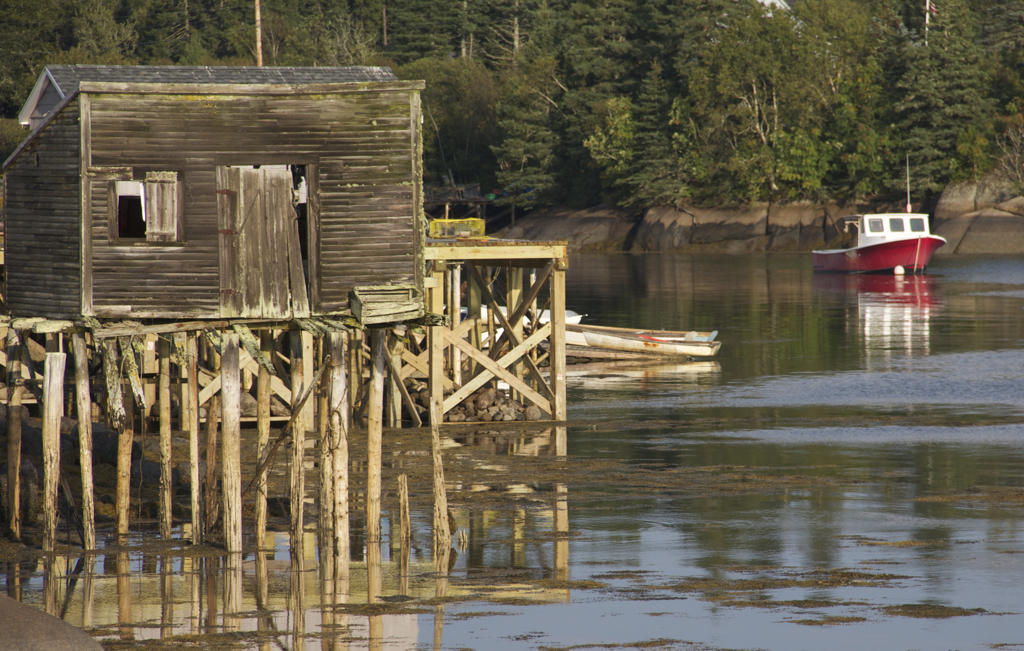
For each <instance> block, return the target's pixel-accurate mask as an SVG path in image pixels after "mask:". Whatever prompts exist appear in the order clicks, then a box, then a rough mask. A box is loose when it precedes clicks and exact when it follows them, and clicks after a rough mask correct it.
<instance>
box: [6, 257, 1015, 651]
mask: <svg viewBox="0 0 1024 651" xmlns="http://www.w3.org/2000/svg"><path fill="white" fill-rule="evenodd" d="M933 262H934V264H933V267H932V268H931V269H930V270H929V274H928V275H927V276H923V277H912V278H906V279H899V278H892V277H843V276H814V275H813V274H812V273H811V271H810V259H809V257H807V256H799V255H792V256H788V255H774V256H767V257H756V256H755V257H745V258H735V257H722V258H717V257H706V256H702V257H683V256H660V255H651V256H618V255H577V256H574V257H573V258H572V259H571V269H570V272H569V277H568V282H567V286H568V292H569V301H568V307H569V308H571V309H573V310H576V311H577V312H580V313H584V314H587V317H586V318H585V319H584V323H597V324H603V325H612V326H636V327H643V328H664V329H672V330H680V329H699V330H718V331H719V335H718V338H719V339H720V340H721V341H722V342H723V346H722V349H721V352H720V353H719V355H718V357H716V358H715V360H714V362H710V363H707V362H705V363H698V364H659V365H650V366H644V367H639V368H638V367H635V366H632V367H622V366H611V367H604V368H596V369H595V368H588V369H585V370H579V369H577V370H575V371H574V372H573V374H572V376H571V377H570V383H569V393H568V398H569V416H570V419H571V423H570V426H569V427H568V428H564V429H557V428H556V429H549V430H538V432H536V433H530V434H528V435H525V436H522V435H520V436H508V435H501V434H498V433H493V432H492V433H483V434H479V435H478V434H472V433H470V434H467V433H466V432H459V433H454V434H453V435H452V436H451V438H450V439H449V440H448V444H449V446H450V448H449V452H448V454H449V458H450V459H451V460H452V462H453V463H454V464H456V467H455V468H454V469H453V471H452V472H453V474H450V475H449V477H448V478H449V482H450V483H451V484H452V488H451V489H450V490H452V491H453V492H454V493H455V495H456V497H455V498H454V500H453V501H454V503H455V504H456V505H457V506H456V508H455V509H454V510H455V511H456V517H457V519H458V522H459V526H460V528H464V529H466V530H467V531H468V532H469V540H468V545H466V546H464V547H463V548H462V553H460V555H459V556H458V558H457V559H456V561H455V565H454V567H453V569H452V572H451V575H450V578H449V579H448V580H447V581H441V582H438V581H437V580H436V577H435V575H434V574H433V573H432V571H433V565H432V564H431V562H430V556H429V551H428V550H426V549H421V548H418V547H417V548H414V549H413V550H412V554H411V560H410V563H411V564H410V570H409V572H408V573H407V574H406V576H407V577H410V584H409V585H406V586H405V587H404V588H403V587H402V583H401V581H402V579H401V576H400V573H399V571H398V564H397V561H394V562H393V561H392V560H391V559H392V558H393V556H392V553H391V551H390V547H389V546H388V544H387V543H385V551H384V563H383V565H382V568H381V569H380V570H374V569H372V568H371V569H370V570H369V572H370V573H371V574H372V573H373V572H374V571H379V572H380V573H381V576H382V580H383V594H384V595H385V596H386V597H389V598H390V597H393V596H394V595H397V594H399V593H401V594H407V595H410V596H411V597H413V598H414V599H413V600H412V601H410V602H408V603H409V604H411V606H416V604H417V603H420V604H423V600H426V599H429V598H430V597H434V596H435V595H438V594H447V596H448V597H449V598H452V597H464V598H465V600H457V601H453V602H449V603H447V605H445V606H443V607H437V606H436V605H435V604H436V603H438V602H436V601H435V602H430V603H429V604H426V605H425V607H422V608H421V609H420V611H419V612H410V613H405V614H385V615H378V616H372V615H373V613H355V614H349V615H344V616H342V615H336V616H335V618H336V619H335V620H334V621H333V625H334V626H336V627H338V628H336V629H335V630H337V631H339V632H338V634H337V636H336V637H337V639H339V640H342V639H343V640H345V641H344V642H343V643H341V642H339V643H338V644H336V645H332V643H330V642H328V641H325V640H324V639H321V636H323V625H324V621H323V620H324V618H323V612H324V610H323V609H322V608H321V606H320V603H321V602H320V599H321V597H320V591H319V587H318V585H319V584H318V578H319V576H320V575H319V573H318V569H317V563H316V550H315V548H314V543H313V538H312V536H310V537H309V539H308V540H307V541H305V544H304V547H303V551H302V553H301V554H298V553H296V552H297V551H298V550H297V549H295V550H293V549H289V546H288V541H287V537H286V536H284V534H275V535H272V536H271V537H270V538H269V540H268V543H269V544H270V546H271V547H273V548H274V551H273V552H272V553H269V554H263V555H260V556H257V555H253V554H247V556H246V558H245V560H244V562H243V566H242V567H241V569H238V570H231V572H237V573H238V574H237V576H240V577H241V581H240V583H241V586H242V595H241V602H240V603H241V605H240V606H239V607H238V608H237V609H236V611H237V612H232V611H231V610H228V614H227V615H224V614H223V613H224V612H225V606H224V604H225V603H228V602H227V601H226V599H227V597H225V596H224V595H225V590H227V588H226V587H225V585H226V584H229V583H231V579H230V578H227V579H226V578H225V577H231V576H236V575H235V574H231V572H225V571H223V569H222V568H221V567H220V565H218V563H217V562H216V560H217V559H214V561H210V560H209V559H207V560H206V563H205V564H203V565H202V566H201V565H200V561H198V560H196V559H193V558H189V557H188V555H187V554H183V553H182V552H181V551H180V550H178V551H176V552H173V553H171V554H169V555H167V556H165V557H163V558H161V559H159V560H158V559H157V558H156V557H155V556H153V555H152V553H150V554H148V555H147V554H145V553H143V552H126V553H124V554H122V555H121V557H120V558H118V555H116V554H113V553H111V554H107V555H103V554H100V555H98V556H96V557H93V558H92V559H91V561H90V562H92V563H94V564H95V573H96V578H95V583H94V585H93V590H94V594H93V596H92V598H87V597H86V595H85V590H84V588H83V583H82V581H78V582H77V583H76V584H74V585H73V586H72V585H70V584H69V582H67V581H65V582H64V584H63V587H62V591H63V592H62V593H61V596H60V599H61V600H62V603H63V602H66V608H65V610H66V615H65V617H66V619H67V620H68V621H70V622H71V623H73V624H76V625H83V624H89V623H90V622H91V626H92V627H93V628H92V630H93V632H94V634H95V635H97V637H101V638H104V639H113V637H115V634H116V633H117V631H114V630H113V626H115V625H116V624H117V622H118V621H122V622H125V621H133V622H136V623H137V625H136V626H134V627H132V626H126V627H124V628H121V629H119V631H120V634H119V637H121V638H134V639H136V640H143V639H146V638H157V637H161V636H170V635H180V634H188V633H193V632H196V633H203V632H209V633H218V632H220V631H221V630H222V629H220V626H222V625H223V626H225V627H226V628H225V630H238V631H243V632H244V631H252V630H256V629H257V628H260V629H261V630H274V631H277V632H278V634H277V635H276V636H275V637H273V638H272V639H269V640H265V641H263V643H262V644H261V643H259V642H253V641H251V640H250V641H246V638H245V637H244V636H240V637H238V638H236V639H235V641H236V642H237V643H238V644H239V645H240V648H268V649H269V648H280V649H291V648H303V647H305V648H307V649H319V648H347V649H361V648H386V649H396V650H397V649H413V648H445V649H464V648H471V649H539V648H564V647H570V646H574V647H575V648H587V647H588V646H589V647H590V648H600V647H599V646H598V645H623V646H626V647H628V646H630V645H639V644H641V643H651V642H652V641H655V640H662V641H663V648H678V649H691V648H692V649H705V648H712V649H717V648H730V649H739V648H743V649H747V648H750V649H754V648H756V649H780V650H789V649H864V648H876V649H989V648H994V647H995V645H1006V646H1003V647H1000V648H1024V615H1022V611H1024V608H1022V607H1021V603H1020V596H1021V588H1020V585H1021V577H1022V576H1024V391H1022V387H1024V345H1022V344H1024V318H1022V317H1024V311H1022V309H1024V258H1007V257H1003V258H992V257H986V258H970V257H960V256H958V257H941V258H936V259H935V260H934V261H933ZM386 445H387V444H386ZM420 447H421V449H422V446H420ZM388 452H389V450H388V449H387V448H386V449H385V455H387V454H388ZM393 454H394V455H395V456H396V457H398V456H400V455H403V454H412V455H415V454H416V453H415V452H410V451H408V450H404V451H401V450H397V449H396V450H394V451H393ZM409 458H410V459H415V458H420V457H416V456H411V457H409ZM459 464H461V466H464V467H466V468H469V467H473V468H476V469H477V470H478V471H480V472H487V473H492V474H490V475H487V476H489V477H490V478H491V479H490V480H489V481H487V482H484V481H483V480H481V479H479V477H476V478H475V479H472V480H469V479H466V480H463V479H460V477H461V476H462V475H460V474H459V470H458V468H459V467H460V466H459ZM399 465H400V464H399ZM467 472H468V471H467ZM465 476H466V477H469V476H470V475H468V474H466V475H465ZM552 477H555V478H557V480H552V479H551V478H552ZM385 480H386V481H387V477H386V478H385ZM386 487H387V484H386ZM386 508H387V507H386ZM429 519H430V513H429V512H428V511H425V510H420V511H418V512H416V513H414V514H413V520H414V528H415V529H416V535H415V536H414V540H419V541H425V540H427V538H428V535H429ZM385 524H386V525H387V523H385ZM421 544H423V543H422V542H421ZM300 556H301V557H302V559H303V561H304V563H305V565H303V570H304V571H303V573H302V574H303V575H304V577H305V582H306V583H305V588H304V590H303V591H302V594H301V597H302V599H299V596H300V595H298V593H297V591H296V590H297V588H296V587H295V583H294V576H295V574H294V572H293V570H294V569H295V565H294V563H295V562H296V561H297V559H298V558H299V557H300ZM356 556H357V557H358V560H357V561H355V562H354V563H353V566H352V579H351V584H350V594H351V596H350V601H352V602H357V603H365V601H366V591H367V576H368V570H367V563H366V562H364V561H362V554H361V553H359V554H357V555H356ZM118 560H120V561H121V562H122V564H123V566H122V568H121V569H120V570H119V569H118V567H117V561H118ZM62 562H63V563H64V564H65V565H61V564H60V563H58V567H56V568H55V569H53V571H54V572H64V571H66V569H65V568H66V567H67V564H68V563H69V562H73V561H67V560H64V561H62ZM261 565H265V567H261ZM18 569H19V570H20V572H21V577H22V578H21V587H20V590H21V591H22V598H23V599H24V600H25V601H29V602H33V603H40V602H41V601H42V596H41V592H42V585H43V581H42V574H43V569H44V568H43V567H42V565H39V566H34V565H33V566H32V567H20V568H18ZM2 571H3V566H0V572H2ZM119 573H120V576H121V578H122V581H121V583H120V585H119V583H118V580H117V577H118V575H119ZM841 573H845V574H842V576H843V577H845V578H844V579H842V580H833V579H835V577H837V576H839V575H840V574H841ZM829 577H832V578H829ZM6 578H7V584H8V587H9V589H10V586H11V585H12V582H13V579H12V577H11V568H10V567H8V568H7V577H6ZM587 582H593V583H587ZM700 582H705V583H700ZM695 586H697V587H695ZM261 589H265V593H266V594H265V595H261V594H260V590H261ZM125 594H127V595H128V602H129V603H128V606H129V611H130V612H128V613H127V614H126V611H125V601H124V600H125ZM171 595H173V596H171ZM303 601H304V603H303ZM927 608H932V609H933V610H932V611H927V612H930V613H931V614H935V613H940V614H946V615H949V614H954V615H957V616H952V617H947V618H933V617H918V616H914V615H920V614H927V612H924V611H926V609H927ZM957 609H962V610H957ZM978 609H983V610H978ZM90 610H91V612H89V611H90ZM353 612H355V611H353ZM218 613H220V614H218ZM327 619H328V620H330V619H331V618H330V617H328V618H327ZM303 620H304V621H303ZM327 623H328V624H330V623H331V622H330V621H328V622H327ZM296 629H298V630H304V631H306V632H307V633H308V634H310V635H311V637H308V638H302V637H301V636H300V637H295V636H292V635H291V634H290V632H291V631H293V630H296ZM326 637H327V638H330V637H331V636H329V635H328V636H326ZM118 643H119V644H126V642H118ZM118 648H122V647H118ZM604 648H610V647H604Z"/></svg>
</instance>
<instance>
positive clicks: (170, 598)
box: [160, 556, 174, 638]
mask: <svg viewBox="0 0 1024 651" xmlns="http://www.w3.org/2000/svg"><path fill="white" fill-rule="evenodd" d="M173 562H174V561H173V559H172V557H171V556H161V557H160V637H161V638H167V637H171V636H172V635H174V568H173V567H172V563H173Z"/></svg>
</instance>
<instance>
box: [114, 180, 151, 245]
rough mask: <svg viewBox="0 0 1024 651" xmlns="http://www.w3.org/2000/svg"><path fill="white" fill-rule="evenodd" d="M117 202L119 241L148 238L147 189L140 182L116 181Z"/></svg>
mask: <svg viewBox="0 0 1024 651" xmlns="http://www.w3.org/2000/svg"><path fill="white" fill-rule="evenodd" d="M114 184H115V189H116V195H115V196H116V197H117V199H116V201H117V239H119V240H134V239H142V238H145V237H146V202H145V199H144V193H145V191H146V190H145V188H144V186H143V185H142V183H140V182H138V181H115V182H114Z"/></svg>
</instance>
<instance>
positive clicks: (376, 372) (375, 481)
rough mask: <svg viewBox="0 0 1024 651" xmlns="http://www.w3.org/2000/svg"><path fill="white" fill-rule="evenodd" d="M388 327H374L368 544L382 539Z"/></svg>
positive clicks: (369, 409)
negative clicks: (382, 483) (381, 495)
mask: <svg viewBox="0 0 1024 651" xmlns="http://www.w3.org/2000/svg"><path fill="white" fill-rule="evenodd" d="M386 341H387V330H383V329H380V328H375V329H373V330H371V331H370V362H371V366H370V398H369V406H368V407H367V411H366V422H367V442H366V464H367V465H366V473H367V474H366V544H367V546H369V545H377V544H379V543H380V540H381V537H380V492H381V483H380V482H381V479H380V477H381V462H382V456H381V455H382V446H383V439H384V426H383V425H384V424H383V420H382V417H383V415H384V413H383V412H384V364H385V362H384V355H386V354H387V350H386V348H387V344H386Z"/></svg>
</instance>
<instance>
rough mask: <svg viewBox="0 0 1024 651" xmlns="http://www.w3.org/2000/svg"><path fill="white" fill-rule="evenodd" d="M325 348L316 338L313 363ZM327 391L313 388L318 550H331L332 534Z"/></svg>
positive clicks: (323, 359)
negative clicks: (315, 397) (315, 413)
mask: <svg viewBox="0 0 1024 651" xmlns="http://www.w3.org/2000/svg"><path fill="white" fill-rule="evenodd" d="M327 346H328V344H327V342H326V341H325V340H324V338H323V337H317V360H318V361H319V363H320V364H324V363H327V359H326V358H327V355H328V351H327ZM329 390H330V387H329V386H328V385H327V384H326V383H322V384H321V385H320V387H319V388H318V389H317V452H318V454H317V456H318V462H319V466H320V482H319V484H320V485H319V489H320V490H319V493H318V494H317V505H318V507H319V508H318V509H317V535H318V538H319V539H320V541H321V542H320V544H321V550H323V549H326V548H330V549H333V547H334V531H333V527H332V526H331V521H332V520H333V519H334V454H333V453H332V452H331V435H330V431H331V430H330V414H329V411H330V407H329V405H330V395H329ZM328 539H329V540H328ZM321 553H322V551H321ZM332 555H333V553H332ZM325 567H326V566H325ZM331 568H333V563H332V564H331Z"/></svg>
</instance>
